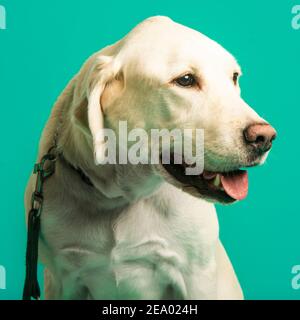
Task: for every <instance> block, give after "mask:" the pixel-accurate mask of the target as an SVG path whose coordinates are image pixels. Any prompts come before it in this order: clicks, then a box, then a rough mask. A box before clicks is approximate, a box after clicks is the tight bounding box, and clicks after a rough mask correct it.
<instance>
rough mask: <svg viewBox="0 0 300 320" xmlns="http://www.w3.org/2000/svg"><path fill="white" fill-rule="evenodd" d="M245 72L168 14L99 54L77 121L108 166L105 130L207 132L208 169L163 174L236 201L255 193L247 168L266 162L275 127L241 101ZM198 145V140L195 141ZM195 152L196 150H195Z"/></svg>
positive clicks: (170, 169) (162, 168)
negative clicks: (120, 127)
mask: <svg viewBox="0 0 300 320" xmlns="http://www.w3.org/2000/svg"><path fill="white" fill-rule="evenodd" d="M240 75H241V69H240V67H239V65H238V64H237V62H236V60H235V59H234V58H233V57H232V55H231V54H229V53H228V52H227V51H226V50H225V49H223V48H222V47H221V46H220V45H219V44H217V43H216V42H214V41H212V40H211V39H209V38H207V37H206V36H204V35H203V34H201V33H199V32H197V31H195V30H192V29H189V28H187V27H185V26H182V25H180V24H177V23H175V22H173V21H172V20H170V19H169V18H166V17H153V18H149V19H147V20H145V21H144V22H142V23H141V24H140V25H138V26H137V27H136V28H134V29H133V30H132V31H131V32H130V33H129V34H128V35H127V36H126V37H125V38H123V39H122V40H121V41H119V42H117V43H116V44H115V45H113V46H110V47H107V48H104V49H103V50H101V51H100V52H98V53H96V54H95V55H93V56H92V57H91V58H90V59H89V60H88V61H87V63H86V64H85V66H84V67H83V68H82V70H81V72H80V74H79V75H78V77H77V82H78V87H79V89H78V93H77V94H78V95H79V96H81V99H79V100H78V101H83V100H84V99H86V100H87V123H88V126H87V125H86V123H83V122H82V119H83V117H82V110H83V108H82V105H84V104H82V103H79V104H78V105H77V106H75V109H74V115H75V117H74V119H75V120H76V125H77V126H79V128H80V129H82V130H83V131H84V132H85V133H86V134H87V135H90V136H91V137H92V139H93V146H94V155H95V161H96V163H101V162H102V161H103V157H104V152H105V142H104V134H103V130H102V129H103V128H104V127H109V128H111V129H114V130H116V132H118V123H119V121H120V120H122V121H127V125H128V130H132V129H134V128H143V129H145V130H146V131H147V132H149V131H150V130H151V129H152V128H153V129H154V128H155V129H168V130H173V129H182V130H184V129H186V128H189V129H192V130H195V129H203V130H204V171H203V173H202V174H199V175H187V174H186V170H185V169H186V167H187V166H190V163H189V164H188V163H186V161H185V160H186V159H184V157H183V159H182V160H183V162H182V164H178V163H174V162H175V161H174V158H172V157H171V163H170V164H158V165H154V166H152V167H154V168H155V172H156V174H158V175H160V176H163V177H164V179H166V180H168V181H169V182H170V183H172V184H174V185H176V186H178V187H181V188H183V189H184V190H185V191H187V192H189V193H192V194H194V195H197V196H199V197H204V198H206V199H209V200H213V201H220V202H224V203H230V202H233V201H235V200H239V199H242V198H244V197H245V196H246V194H247V188H248V180H247V172H246V171H244V170H240V169H241V168H244V167H249V166H254V165H257V164H261V163H263V162H264V160H265V159H266V157H267V154H268V151H269V150H270V148H271V145H272V141H273V140H274V138H275V135H276V133H275V130H274V129H273V128H272V127H271V126H270V125H269V124H268V123H267V122H266V121H265V120H264V119H262V118H261V117H259V116H258V114H257V113H256V112H255V111H253V109H251V108H250V107H249V106H248V105H247V103H246V102H245V101H244V100H243V99H242V98H241V96H240V87H239V77H240ZM193 143H194V144H195V143H196V142H195V141H194V142H193ZM194 147H195V146H194Z"/></svg>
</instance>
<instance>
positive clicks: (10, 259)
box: [0, 0, 300, 299]
mask: <svg viewBox="0 0 300 320" xmlns="http://www.w3.org/2000/svg"><path fill="white" fill-rule="evenodd" d="M0 4H2V5H4V6H5V7H6V11H7V30H0V111H1V157H0V163H1V174H0V176H1V202H0V206H1V207H0V212H1V213H0V265H3V266H5V268H6V272H7V279H6V282H7V289H6V290H0V299H19V298H20V297H21V292H22V286H23V278H24V252H25V239H26V233H25V223H24V208H23V192H24V188H25V185H26V182H27V178H28V176H29V174H30V171H31V169H32V166H33V163H34V161H35V157H36V152H37V145H38V141H39V136H40V133H41V130H42V128H43V126H44V124H45V122H46V120H47V118H48V115H49V112H50V109H51V107H52V105H53V103H54V101H55V99H56V98H57V96H58V95H59V94H60V92H61V91H62V90H63V88H64V87H65V85H66V83H67V82H68V81H69V79H70V78H71V77H72V76H73V75H74V74H75V73H76V72H77V71H78V69H79V68H80V66H81V64H82V63H83V62H84V61H85V60H86V58H87V57H88V56H90V55H91V54H92V53H93V52H94V51H97V50H98V49H100V48H101V47H103V46H105V45H107V44H110V43H113V42H115V41H116V40H118V39H119V38H121V37H123V36H124V35H125V34H126V33H127V32H128V31H129V30H130V29H131V28H132V27H134V26H135V25H136V24H137V23H138V22H140V21H141V20H143V19H144V18H146V17H148V16H152V15H158V14H159V15H167V16H170V17H171V18H172V19H174V20H175V21H178V22H180V23H182V24H185V25H187V26H189V27H192V28H195V29H197V30H199V31H201V32H203V33H205V34H207V35H208V36H210V37H211V38H213V39H215V40H217V41H218V42H219V43H221V44H222V45H223V46H224V47H225V48H227V49H228V50H229V51H230V52H232V53H233V54H234V55H235V56H236V57H237V59H238V61H239V62H240V64H241V65H242V67H243V72H244V76H243V77H242V79H241V86H242V92H243V97H244V98H245V99H246V101H247V102H248V103H249V104H250V105H251V106H252V107H253V108H254V109H256V110H257V111H258V112H259V113H260V114H261V115H262V116H263V117H264V118H266V119H268V120H269V121H270V122H271V123H272V124H273V125H274V126H275V127H276V129H277V131H278V139H277V140H276V142H275V145H274V148H273V150H272V152H271V154H270V156H269V158H268V160H267V163H266V165H265V166H263V167H260V168H255V169H253V170H251V171H250V172H249V174H250V193H249V196H248V198H247V199H246V200H245V201H243V202H241V203H237V204H235V205H233V206H228V207H222V206H218V212H219V218H220V227H221V238H222V240H223V242H224V244H225V247H226V248H227V251H228V253H229V256H230V258H231V260H232V262H233V264H234V267H235V270H236V272H237V275H238V277H239V279H240V282H241V285H242V287H243V290H244V293H245V297H246V298H247V299H299V298H300V290H298V291H297V290H294V289H292V286H291V279H292V274H291V268H292V266H293V265H295V264H300V250H299V236H298V233H299V227H300V203H299V197H300V195H299V187H298V185H299V180H300V176H299V170H298V169H297V167H298V160H299V155H300V151H299V147H298V146H299V143H298V139H299V116H300V105H299V101H300V96H299V95H300V90H299V89H300V88H299V77H300V62H299V58H300V56H299V54H300V30H294V29H292V27H291V19H292V14H291V9H292V7H293V5H295V4H297V0H295V1H288V0H281V1H278V0H277V1H261V0H259V1H257V0H256V1H254V0H252V1H233V0H231V1H230V0H229V1H204V0H203V1H202V0H197V1H195V0H190V1H177V0H176V1H175V0H167V1H159V0H156V1H154V0H153V1H143V2H142V1H103V0H101V1H96V0H94V1H92V0H85V1H71V0H69V1H66V0H65V1H58V0H51V1H48V0H47V1H45V0H44V1H38V0H36V1H33V0H32V1H30V0H27V1H25V0H24V1H23V0H22V1H21V0H18V1H17V0H9V1H8V0H7V1H4V0H0ZM298 4H300V1H298ZM292 168H294V169H292Z"/></svg>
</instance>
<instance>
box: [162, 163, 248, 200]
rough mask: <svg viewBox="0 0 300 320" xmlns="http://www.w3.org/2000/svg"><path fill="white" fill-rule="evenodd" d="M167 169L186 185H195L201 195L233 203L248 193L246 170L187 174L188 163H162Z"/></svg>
mask: <svg viewBox="0 0 300 320" xmlns="http://www.w3.org/2000/svg"><path fill="white" fill-rule="evenodd" d="M162 165H163V167H164V168H165V170H166V171H167V172H168V173H169V174H170V175H171V176H172V177H173V178H175V179H176V180H177V181H179V182H180V183H181V184H182V185H183V188H184V187H194V188H196V189H197V191H198V192H199V194H200V196H203V197H206V198H209V199H211V200H215V201H219V202H223V203H231V202H234V201H236V200H242V199H244V198H245V197H246V196H247V194H248V174H247V171H246V170H240V169H237V170H234V171H229V172H212V171H207V170H204V171H203V172H202V174H200V175H187V174H186V170H185V169H186V166H187V165H186V164H185V163H183V164H162Z"/></svg>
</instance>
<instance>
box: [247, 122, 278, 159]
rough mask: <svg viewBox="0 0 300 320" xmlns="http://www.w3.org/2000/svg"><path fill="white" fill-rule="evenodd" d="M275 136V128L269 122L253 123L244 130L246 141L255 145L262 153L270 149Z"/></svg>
mask: <svg viewBox="0 0 300 320" xmlns="http://www.w3.org/2000/svg"><path fill="white" fill-rule="evenodd" d="M275 138H276V131H275V129H274V128H273V127H272V126H270V125H269V124H267V123H259V124H251V125H250V126H248V127H247V128H246V129H245V130H244V139H245V141H246V143H247V144H248V145H251V146H253V147H255V149H256V150H257V151H259V152H260V153H264V152H267V151H268V150H270V149H271V147H272V141H273V140H274V139H275Z"/></svg>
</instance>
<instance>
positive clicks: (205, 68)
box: [25, 17, 263, 299]
mask: <svg viewBox="0 0 300 320" xmlns="http://www.w3.org/2000/svg"><path fill="white" fill-rule="evenodd" d="M188 71H190V72H193V73H197V74H198V75H199V78H200V79H201V83H202V88H201V90H189V89H184V88H179V87H176V86H174V85H172V84H170V80H171V79H172V78H174V77H175V76H178V75H180V74H184V73H186V72H188ZM234 71H238V72H240V68H239V66H238V64H237V63H236V61H235V59H234V58H233V57H232V56H231V55H230V54H229V53H228V52H227V51H225V50H224V49H223V48H222V47H221V46H220V45H218V44H217V43H216V42H214V41H212V40H210V39H209V38H207V37H206V36H204V35H202V34H200V33H199V32H197V31H194V30H192V29H189V28H187V27H184V26H182V25H179V24H177V23H175V22H173V21H172V20H170V19H169V18H166V17H153V18H149V19H147V20H145V21H144V22H142V23H141V24H140V25H138V26H137V27H136V28H134V29H133V30H132V31H131V32H130V33H129V34H128V35H127V36H126V37H124V38H123V39H122V40H120V41H119V42H117V43H116V44H114V45H112V46H109V47H106V48H104V49H102V50H101V51H99V52H97V53H95V54H94V55H93V56H92V57H91V58H89V59H88V61H87V62H86V63H85V65H84V66H83V67H82V69H81V70H80V72H79V73H78V74H77V75H76V76H75V77H74V78H73V79H72V80H71V81H70V83H69V84H68V86H67V87H66V89H65V90H64V92H63V93H62V94H61V96H60V97H59V99H58V101H57V102H56V104H55V106H54V108H53V110H52V113H51V115H50V118H49V120H48V122H47V125H46V127H45V129H44V131H43V134H42V137H41V140H40V146H39V153H38V159H40V158H41V156H43V155H44V154H45V153H46V152H47V150H48V148H49V147H50V146H51V145H52V141H53V136H54V134H55V131H56V128H57V127H58V126H59V119H62V125H61V126H60V130H59V140H58V141H59V142H58V145H59V149H60V150H61V151H63V154H64V156H65V158H66V159H67V160H68V161H69V162H70V163H72V164H73V165H74V166H79V167H80V168H82V170H84V172H85V173H86V174H87V175H88V176H89V177H90V179H91V180H92V182H93V183H94V185H95V188H91V187H89V186H88V185H86V184H85V183H84V182H83V181H82V180H81V179H80V177H79V175H78V174H77V173H76V172H74V170H72V169H71V168H70V167H69V166H68V165H66V164H65V163H63V162H61V161H57V163H56V173H55V175H54V176H52V177H51V178H50V179H49V180H48V181H47V182H46V183H45V205H44V210H43V214H42V218H41V219H42V220H41V237H40V244H39V256H40V260H41V262H42V263H43V264H44V265H45V268H46V270H45V295H46V298H47V299H90V298H91V299H104V298H112V299H114V298H132V299H162V298H176V297H177V298H178V297H179V298H184V299H242V298H243V294H242V291H241V288H240V285H239V283H238V280H237V278H236V276H235V273H234V270H233V268H232V265H231V263H230V261H229V258H228V256H227V254H226V252H225V250H224V248H223V246H222V244H221V242H220V240H219V229H218V220H217V216H216V211H215V208H214V205H213V204H212V203H210V202H207V201H206V199H202V198H201V197H200V198H199V197H195V196H193V195H191V194H189V193H188V192H184V191H183V190H181V188H180V186H178V185H176V183H174V185H172V179H170V181H169V182H167V181H166V179H165V175H164V174H162V171H161V168H158V167H157V166H151V165H130V164H128V165H122V166H121V165H108V164H106V165H103V164H101V162H102V160H103V136H102V134H101V128H103V126H104V127H109V128H112V129H116V128H117V124H118V121H119V120H127V121H128V124H129V129H132V128H136V127H140V128H145V129H146V130H149V129H151V128H169V129H172V128H185V127H191V128H203V129H204V130H205V148H206V149H205V150H206V153H205V168H206V169H207V170H215V171H217V170H221V169H227V170H229V169H230V168H235V167H236V165H237V163H241V162H242V161H243V160H244V159H245V157H246V155H245V154H244V151H243V147H242V144H241V142H240V138H239V136H238V135H237V132H239V130H241V129H242V128H244V127H246V125H247V124H249V123H251V122H255V121H263V120H262V119H261V118H260V117H259V116H258V115H257V114H256V113H255V112H254V111H253V110H252V109H251V108H250V107H249V106H248V105H247V104H246V103H245V102H244V101H243V100H242V99H241V97H240V89H239V87H238V86H234V85H233V83H232V73H233V72H234ZM34 184H35V176H34V175H31V177H30V180H29V183H28V186H27V189H26V195H25V205H26V212H28V209H29V206H30V198H31V193H32V191H33V188H34ZM191 193H193V192H191Z"/></svg>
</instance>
